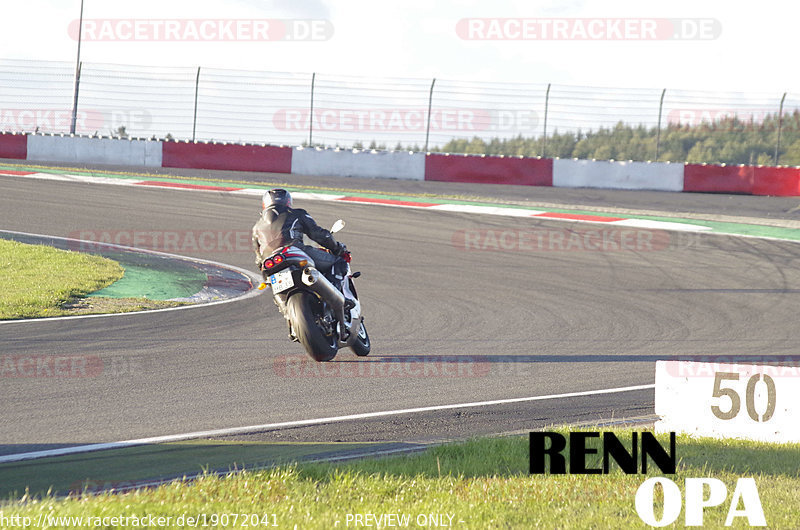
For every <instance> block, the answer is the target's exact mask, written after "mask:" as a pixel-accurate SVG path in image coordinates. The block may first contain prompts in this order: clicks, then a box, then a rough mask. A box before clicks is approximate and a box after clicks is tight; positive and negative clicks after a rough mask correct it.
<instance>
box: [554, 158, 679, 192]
mask: <svg viewBox="0 0 800 530" xmlns="http://www.w3.org/2000/svg"><path fill="white" fill-rule="evenodd" d="M553 186H555V187H557V188H606V189H618V190H658V191H683V164H681V163H677V164H667V163H665V162H618V161H613V162H612V161H606V160H569V159H556V160H553Z"/></svg>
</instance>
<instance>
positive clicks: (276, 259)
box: [272, 254, 283, 265]
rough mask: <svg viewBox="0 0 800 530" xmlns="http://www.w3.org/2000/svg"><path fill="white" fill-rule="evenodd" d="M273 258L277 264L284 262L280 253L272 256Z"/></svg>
mask: <svg viewBox="0 0 800 530" xmlns="http://www.w3.org/2000/svg"><path fill="white" fill-rule="evenodd" d="M272 260H273V261H274V262H275V265H277V264H278V263H282V262H283V256H281V255H280V254H278V255H277V256H275V257H274V258H272Z"/></svg>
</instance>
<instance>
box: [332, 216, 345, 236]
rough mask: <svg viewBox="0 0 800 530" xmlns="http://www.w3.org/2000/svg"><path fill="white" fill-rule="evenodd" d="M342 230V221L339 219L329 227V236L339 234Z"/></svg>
mask: <svg viewBox="0 0 800 530" xmlns="http://www.w3.org/2000/svg"><path fill="white" fill-rule="evenodd" d="M342 228H344V221H342V220H341V219H339V220H337V221H336V222H335V223H333V226H332V227H331V234H335V233H336V232H339V231H340V230H341V229H342Z"/></svg>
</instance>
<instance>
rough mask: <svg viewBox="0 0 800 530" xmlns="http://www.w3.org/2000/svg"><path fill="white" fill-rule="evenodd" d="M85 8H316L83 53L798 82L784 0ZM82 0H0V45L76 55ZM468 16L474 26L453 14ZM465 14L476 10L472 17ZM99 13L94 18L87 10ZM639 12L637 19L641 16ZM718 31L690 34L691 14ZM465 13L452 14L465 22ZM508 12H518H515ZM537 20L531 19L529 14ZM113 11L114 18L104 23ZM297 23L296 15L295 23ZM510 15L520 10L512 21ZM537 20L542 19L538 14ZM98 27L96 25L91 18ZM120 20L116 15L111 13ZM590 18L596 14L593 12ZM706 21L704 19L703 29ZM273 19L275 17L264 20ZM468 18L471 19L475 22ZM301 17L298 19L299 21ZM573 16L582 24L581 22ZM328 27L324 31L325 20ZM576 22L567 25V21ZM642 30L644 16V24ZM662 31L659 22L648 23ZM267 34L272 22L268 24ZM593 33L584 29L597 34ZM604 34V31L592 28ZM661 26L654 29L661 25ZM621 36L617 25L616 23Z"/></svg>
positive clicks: (113, 57) (485, 75)
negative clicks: (213, 34)
mask: <svg viewBox="0 0 800 530" xmlns="http://www.w3.org/2000/svg"><path fill="white" fill-rule="evenodd" d="M84 2H85V6H84V18H85V19H87V20H93V21H95V23H97V24H100V23H101V22H102V21H109V20H114V19H122V20H128V21H134V20H138V21H140V24H149V23H152V22H153V21H162V20H170V19H171V20H175V19H180V20H184V21H187V20H193V21H197V23H198V24H199V23H200V22H202V21H208V20H212V21H213V20H232V19H238V20H245V21H248V20H249V21H254V20H263V19H280V20H317V21H321V22H320V23H324V24H325V26H324V28H327V29H324V28H323V30H320V33H319V35H320V36H322V38H320V39H319V40H311V41H308V40H300V41H297V40H294V41H292V40H289V41H286V40H259V41H253V40H247V39H242V40H234V41H218V40H194V41H191V40H188V41H187V40H180V39H179V40H169V41H157V42H153V41H148V40H141V41H131V40H124V39H119V38H117V39H116V40H97V39H89V40H84V41H83V44H82V50H81V54H82V55H81V58H82V60H83V61H84V62H86V63H92V62H95V63H117V64H137V65H165V66H207V67H221V68H233V69H244V70H267V71H279V72H322V73H329V74H346V75H356V76H379V77H413V78H432V77H437V78H443V79H452V80H475V81H500V82H511V83H555V84H570V85H585V86H608V87H644V88H661V87H670V88H685V89H698V90H725V91H737V92H738V91H741V92H748V91H756V92H760V93H764V92H766V93H771V92H776V93H779V94H780V93H783V92H784V91H789V92H791V91H793V90H794V91H795V92H800V72H798V69H797V68H796V66H795V58H794V56H793V55H794V53H795V50H796V34H797V30H796V27H795V26H796V21H795V20H794V17H793V16H791V13H789V12H787V9H788V7H787V6H789V5H790V4H786V3H785V2H783V3H781V2H777V1H774V0H762V1H760V2H758V3H737V2H730V1H718V0H704V1H697V0H688V1H687V0H672V1H670V2H653V1H651V0H638V1H628V0H604V1H594V2H592V1H583V0H565V1H557V0H542V1H518V0H493V1H491V2H486V1H478V0H451V1H436V0H404V1H402V2H379V1H375V0H338V1H336V2H334V1H332V0H307V1H303V0H296V1H293V0H217V1H203V0H170V1H168V2H167V1H164V0H158V1H156V0H137V1H136V2H131V1H130V0H125V1H122V0H84ZM80 4H81V2H80V0H27V1H26V2H14V3H12V4H11V5H13V7H10V6H4V7H3V11H4V14H3V16H2V17H1V18H0V59H36V60H46V61H73V62H74V61H75V56H76V48H77V41H76V39H75V38H74V36H70V34H69V31H68V29H69V27H70V24H71V23H73V24H74V21H75V20H77V19H78V17H79V13H80ZM462 19H472V20H473V23H475V24H484V25H483V26H482V29H481V28H480V27H479V26H472V28H473V30H474V31H473V33H472V36H473V37H474V36H475V35H482V36H487V35H490V36H492V35H493V36H495V37H496V36H497V35H500V36H501V37H504V38H501V39H489V40H484V39H477V40H476V39H474V38H464V34H459V32H458V31H457V24H459V21H460V20H462ZM476 19H481V20H483V22H481V21H480V20H478V21H477V22H475V20H476ZM492 19H494V20H496V19H512V20H515V21H518V22H519V21H520V19H527V20H529V21H530V20H534V21H536V20H539V21H541V20H542V19H549V20H556V21H561V23H564V24H572V26H569V27H570V28H572V29H570V30H569V31H570V33H562V34H561V35H562V37H564V38H561V39H558V40H550V39H543V38H542V36H543V32H544V30H543V29H542V28H543V26H541V25H540V26H535V25H534V26H529V28H531V27H532V28H539V29H538V33H537V31H536V30H535V29H534V30H530V31H529V33H527V34H526V37H527V38H524V39H521V40H510V39H509V38H508V37H510V36H515V35H518V33H515V32H514V30H515V28H516V27H517V26H513V25H512V26H506V27H505V29H501V31H500V32H499V33H497V32H495V33H494V34H492V33H491V32H490V31H489V29H491V26H490V24H491V20H492ZM576 19H581V20H586V21H588V20H592V21H594V23H595V24H604V23H607V21H609V20H614V19H633V20H634V22H633V23H634V24H648V23H652V22H648V21H652V20H653V19H670V20H676V19H678V20H681V21H683V22H682V24H685V25H684V26H683V29H682V31H683V33H681V35H682V36H683V37H684V38H682V39H677V40H676V39H663V38H659V39H655V40H636V39H631V36H634V37H635V36H636V29H635V27H634V29H633V30H632V31H630V32H627V33H625V34H624V35H623V36H622V38H615V39H604V38H594V39H576V38H575V36H576V35H578V36H580V32H578V33H575V32H574V31H573V30H575V26H574V24H576V22H575V21H576ZM98 21H100V22H98ZM642 21H644V22H642ZM697 21H710V22H709V23H710V24H713V25H714V27H716V30H715V31H711V32H708V33H706V34H705V36H706V37H707V38H702V39H697V38H693V37H694V36H696V35H695V33H697V32H698V31H700V30H699V29H697V28H698V27H701V26H699V24H701V23H700V22H697ZM465 23H466V22H462V24H465ZM515 23H516V22H515ZM535 23H536V22H534V24H535ZM115 24H118V23H115ZM301 24H302V23H301ZM520 24H521V22H520ZM538 24H541V22H538ZM96 27H98V28H99V27H100V26H96ZM114 27H115V28H116V29H119V26H114ZM593 27H595V28H597V27H599V26H593ZM708 27H709V26H706V29H708ZM273 28H274V26H273ZM476 28H478V29H476ZM302 29H303V27H300V28H299V29H298V31H300V30H302ZM578 29H580V28H578ZM326 31H327V33H330V34H327V35H326V34H324V33H325V32H326ZM575 31H577V30H575ZM642 31H644V30H642ZM659 31H660V30H659ZM272 35H273V36H274V34H272ZM597 35H598V34H596V35H595V36H597ZM601 35H602V34H601ZM659 35H661V33H659ZM617 36H619V34H617Z"/></svg>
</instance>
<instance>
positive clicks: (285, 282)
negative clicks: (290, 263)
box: [269, 269, 294, 294]
mask: <svg viewBox="0 0 800 530" xmlns="http://www.w3.org/2000/svg"><path fill="white" fill-rule="evenodd" d="M269 284H270V285H271V286H272V292H273V294H277V293H280V292H283V291H285V290H286V289H288V288H290V287H294V278H292V271H290V270H288V269H287V270H285V271H281V272H278V273H276V274H273V275H272V276H270V277H269Z"/></svg>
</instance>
